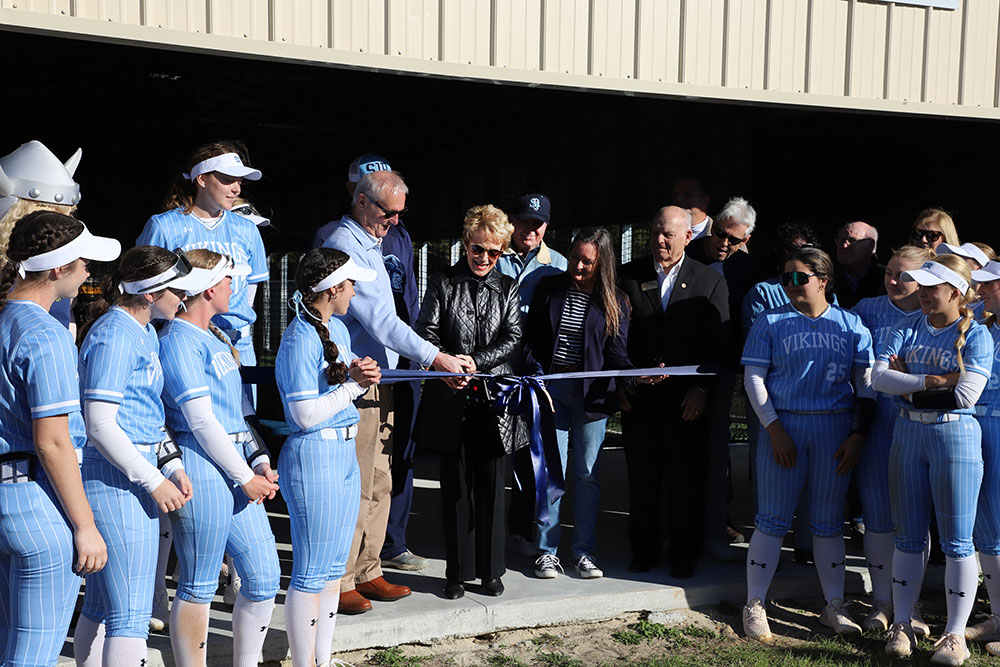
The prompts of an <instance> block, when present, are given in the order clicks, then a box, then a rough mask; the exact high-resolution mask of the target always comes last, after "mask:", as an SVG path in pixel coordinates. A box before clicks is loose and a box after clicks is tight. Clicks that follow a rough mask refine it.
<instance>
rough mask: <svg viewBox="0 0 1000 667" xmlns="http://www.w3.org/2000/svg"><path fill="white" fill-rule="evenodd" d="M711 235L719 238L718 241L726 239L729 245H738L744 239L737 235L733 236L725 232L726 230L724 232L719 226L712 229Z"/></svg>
mask: <svg viewBox="0 0 1000 667" xmlns="http://www.w3.org/2000/svg"><path fill="white" fill-rule="evenodd" d="M712 236H714V237H715V238H717V239H719V240H720V241H727V240H728V241H729V245H739V244H741V243H743V242H744V241H745V240H746V237H743V238H740V237H739V236H733V235H731V234H727V233H726V232H724V231H723V230H721V229H719V228H715V229H713V230H712Z"/></svg>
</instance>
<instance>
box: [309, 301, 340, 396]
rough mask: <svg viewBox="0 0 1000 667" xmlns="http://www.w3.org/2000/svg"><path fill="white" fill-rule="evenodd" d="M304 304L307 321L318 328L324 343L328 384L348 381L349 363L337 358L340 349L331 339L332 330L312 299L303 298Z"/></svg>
mask: <svg viewBox="0 0 1000 667" xmlns="http://www.w3.org/2000/svg"><path fill="white" fill-rule="evenodd" d="M302 306H303V307H304V308H305V310H306V321H308V322H309V324H311V325H312V327H313V329H315V330H316V334H317V335H318V336H319V339H320V341H321V342H322V343H323V360H324V361H326V363H327V366H326V370H325V371H324V374H325V375H326V381H327V384H344V383H345V382H347V364H345V363H344V362H343V361H340V360H339V359H338V358H337V357H338V356H339V355H340V350H339V349H337V344H336V343H334V342H333V341H332V340H330V330H329V329H327V328H326V323H324V322H323V320H322V318H321V317H320V315H319V312H318V311H317V310H316V309H315V308H313V305H312V303H311V302H310V301H306V300H305V299H303V300H302Z"/></svg>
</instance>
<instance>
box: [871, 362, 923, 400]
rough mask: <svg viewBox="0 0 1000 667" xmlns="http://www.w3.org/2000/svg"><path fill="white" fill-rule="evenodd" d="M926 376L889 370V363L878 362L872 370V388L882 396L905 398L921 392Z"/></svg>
mask: <svg viewBox="0 0 1000 667" xmlns="http://www.w3.org/2000/svg"><path fill="white" fill-rule="evenodd" d="M925 377H926V376H924V375H917V374H914V373H903V372H901V371H894V370H892V369H891V368H889V362H888V361H883V360H881V359H880V360H878V361H876V362H875V367H874V368H872V388H874V389H875V391H878V392H881V393H883V394H893V395H895V396H906V395H907V394H912V393H913V392H915V391H923V390H924V389H926V387H925V386H924V379H925Z"/></svg>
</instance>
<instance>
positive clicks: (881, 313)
mask: <svg viewBox="0 0 1000 667" xmlns="http://www.w3.org/2000/svg"><path fill="white" fill-rule="evenodd" d="M851 310H852V311H853V312H855V313H857V314H858V316H859V317H861V321H862V322H863V323H864V325H865V327H867V328H868V331H869V332H870V333H871V335H872V341H873V347H874V349H875V355H876V356H877V355H878V354H879V353H880V352H881V351H882V346H883V345H885V339H886V338H888V336H889V332H890V331H892V330H893V329H895V328H896V325H897V324H899V322H900V320H910V319H918V318H920V316H921V312H920V309H919V308H914V309H913V310H901V309H899V308H898V307H897V306H896V305H895V304H894V303H893V302H892V300H891V299H890V298H889V297H888V296H886V295H884V294H883V295H882V296H873V297H869V298H867V299H861V301H858V303H857V304H856V305H855V306H854V308H852V309H851Z"/></svg>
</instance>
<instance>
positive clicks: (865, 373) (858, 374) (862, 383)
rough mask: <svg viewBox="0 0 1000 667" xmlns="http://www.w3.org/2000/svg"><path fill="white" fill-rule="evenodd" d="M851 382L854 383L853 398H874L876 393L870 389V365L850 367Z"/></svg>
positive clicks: (876, 395) (876, 396)
mask: <svg viewBox="0 0 1000 667" xmlns="http://www.w3.org/2000/svg"><path fill="white" fill-rule="evenodd" d="M851 383H852V384H853V385H854V397H855V398H870V399H872V400H875V399H876V398H878V394H877V393H875V390H874V389H872V369H871V367H870V366H853V367H852V368H851Z"/></svg>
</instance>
